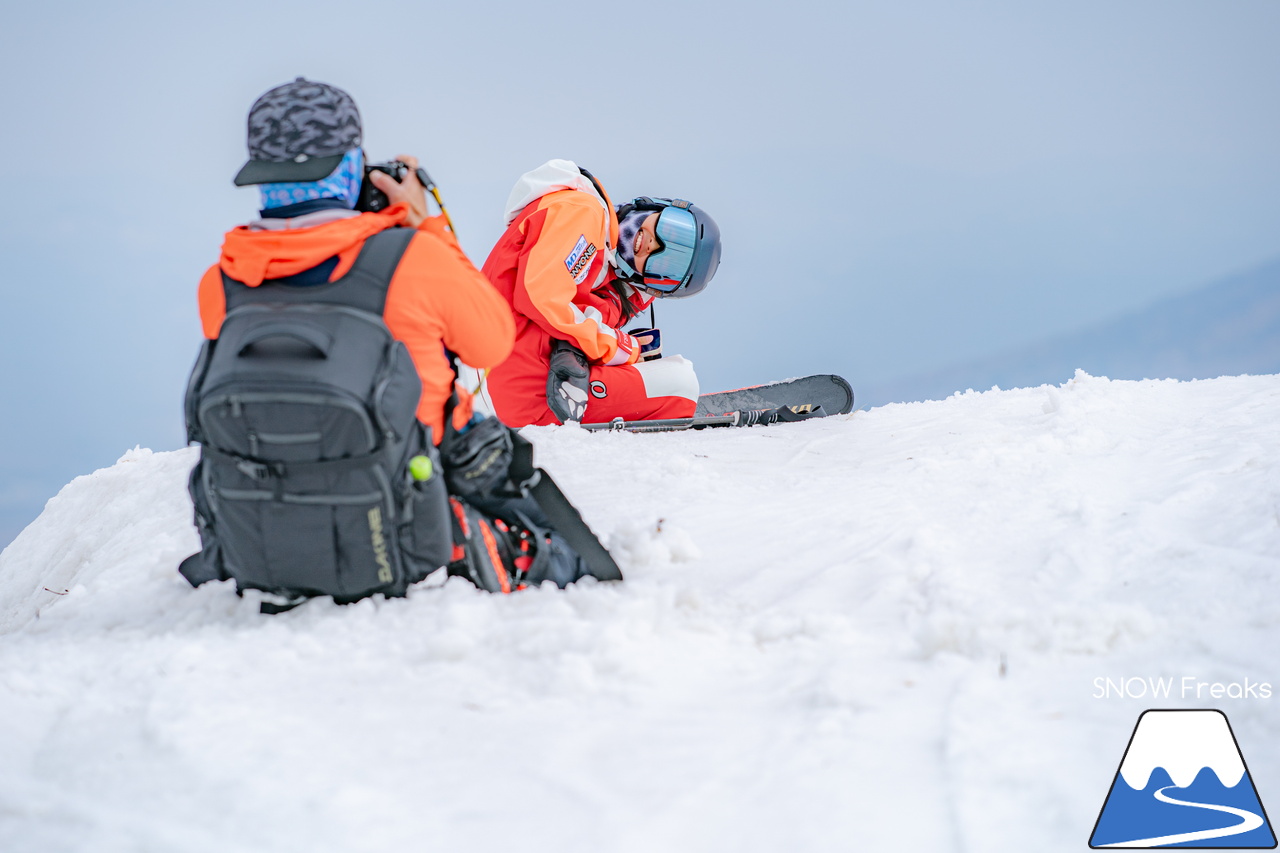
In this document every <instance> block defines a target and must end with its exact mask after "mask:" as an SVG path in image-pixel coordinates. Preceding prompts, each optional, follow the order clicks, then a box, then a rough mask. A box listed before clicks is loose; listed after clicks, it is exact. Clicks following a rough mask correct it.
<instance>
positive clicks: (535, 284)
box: [483, 160, 640, 365]
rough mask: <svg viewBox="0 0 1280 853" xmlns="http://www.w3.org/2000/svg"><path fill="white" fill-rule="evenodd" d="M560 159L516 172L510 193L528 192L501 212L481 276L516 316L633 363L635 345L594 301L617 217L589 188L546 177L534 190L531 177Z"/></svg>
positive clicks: (599, 355)
mask: <svg viewBox="0 0 1280 853" xmlns="http://www.w3.org/2000/svg"><path fill="white" fill-rule="evenodd" d="M560 163H564V164H567V165H568V166H572V165H573V164H572V163H570V162H569V161H556V160H553V161H551V163H548V164H546V166H543V167H540V168H539V169H537V170H534V172H531V173H529V174H528V175H525V176H524V177H522V178H521V183H520V184H517V186H516V190H515V191H513V196H514V195H515V194H518V193H519V192H520V191H521V190H522V189H524V190H527V194H528V195H531V196H534V198H533V200H531V201H529V202H528V203H527V204H524V205H521V206H520V208H518V210H517V211H516V212H509V213H508V217H509V220H508V225H507V230H506V232H505V233H504V234H503V235H502V237H501V239H499V240H498V243H497V245H495V246H494V247H493V250H492V251H491V252H490V253H489V257H488V258H487V259H486V260H485V262H484V267H483V270H484V274H485V275H486V276H487V277H488V278H489V281H491V282H493V285H494V287H496V288H497V289H498V292H499V293H501V294H502V296H503V298H504V299H506V301H507V303H508V304H509V305H510V306H511V308H512V310H513V311H514V312H515V313H516V314H517V315H518V316H519V317H524V318H527V319H528V320H530V321H532V322H533V323H535V324H537V325H538V326H539V327H540V328H541V329H542V330H543V331H544V332H546V333H547V334H548V335H549V336H550V337H552V338H557V339H560V340H565V341H569V342H570V343H572V344H574V345H576V346H577V347H578V349H580V350H582V351H583V352H584V353H585V354H586V356H587V358H588V360H590V361H591V363H593V364H604V365H618V364H632V363H633V362H635V361H637V360H639V358H640V346H639V344H638V343H637V342H636V339H635V338H633V337H632V336H631V335H628V334H627V333H626V332H624V331H622V330H621V329H615V328H613V326H611V325H610V324H609V323H608V322H607V321H606V320H605V318H604V316H603V315H602V314H601V312H600V310H599V307H598V306H597V304H596V303H597V302H598V300H599V298H600V297H599V296H598V295H594V294H593V291H595V290H597V289H598V288H600V287H601V286H602V285H604V284H605V283H606V282H607V281H608V280H609V274H610V269H609V257H610V256H611V255H612V253H613V250H614V249H615V248H616V245H617V242H618V219H617V216H616V215H615V214H614V212H613V206H612V204H611V203H610V202H609V200H608V198H601V196H599V195H598V194H597V193H596V192H595V190H594V189H591V190H590V191H586V190H582V189H558V188H557V186H563V185H564V183H563V182H559V183H557V182H555V181H554V179H552V180H548V181H547V184H548V185H547V186H545V187H543V188H542V189H544V190H546V191H545V193H544V194H541V195H538V193H539V192H540V189H539V188H538V186H537V182H536V181H534V180H530V179H531V177H533V178H536V177H538V173H539V172H540V171H542V170H545V169H548V167H551V166H553V165H554V164H560ZM573 171H574V172H576V171H577V168H576V166H575V167H574V168H573ZM582 180H583V181H584V182H585V181H586V179H585V178H582ZM587 186H588V187H589V186H590V184H589V183H588V184H587ZM520 201H523V198H521V199H519V200H518V201H516V202H515V203H516V204H519V203H520Z"/></svg>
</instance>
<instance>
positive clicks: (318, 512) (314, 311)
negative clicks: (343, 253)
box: [180, 228, 453, 612]
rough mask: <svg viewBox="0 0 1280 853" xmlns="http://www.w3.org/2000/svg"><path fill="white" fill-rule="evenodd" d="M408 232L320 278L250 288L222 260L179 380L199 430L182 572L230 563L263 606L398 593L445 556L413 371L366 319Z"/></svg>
mask: <svg viewBox="0 0 1280 853" xmlns="http://www.w3.org/2000/svg"><path fill="white" fill-rule="evenodd" d="M414 233H415V232H414V231H413V230H412V229H408V228H392V229H388V230H386V231H383V232H380V233H378V234H376V235H374V236H373V237H370V238H369V239H368V240H367V241H366V242H365V244H364V246H363V247H362V249H361V251H360V254H359V256H358V258H357V259H356V261H355V263H354V264H353V266H352V267H351V269H350V271H348V272H347V273H346V274H345V275H343V276H342V277H341V278H339V279H337V280H335V281H332V282H329V283H325V284H318V285H308V286H300V285H290V284H286V283H281V282H272V281H268V282H264V283H263V284H262V285H260V286H259V287H256V288H250V287H246V286H245V285H243V284H240V283H239V282H235V281H233V280H231V279H229V278H228V277H227V276H226V275H225V274H224V275H223V284H224V291H225V293H226V296H227V314H226V319H225V321H224V322H223V324H222V329H221V331H220V332H219V336H218V339H217V340H212V341H206V342H205V344H204V346H203V348H202V349H201V351H200V355H199V357H198V359H197V361H196V365H195V368H194V369H193V370H192V373H191V379H190V382H189V383H188V387H187V394H186V422H187V438H188V440H189V441H193V442H198V443H199V444H200V445H201V456H200V462H199V463H198V464H197V465H196V467H195V468H194V470H192V472H191V479H190V483H189V489H190V492H191V499H192V502H193V503H194V505H195V517H196V526H197V527H198V528H199V531H200V538H201V544H202V550H201V551H200V552H199V553H197V554H195V555H193V556H191V557H189V558H188V559H187V560H186V561H184V562H183V564H182V566H181V567H180V571H181V572H182V574H183V576H184V577H186V578H187V580H189V581H190V582H191V583H192V584H193V585H195V586H198V585H199V584H201V583H204V582H205V581H208V580H214V579H220V580H226V579H229V578H230V579H234V580H235V582H236V587H237V590H238V591H242V590H244V589H258V590H264V591H267V592H270V593H275V594H277V595H279V596H282V597H284V598H285V599H286V601H285V602H284V603H283V604H272V603H269V602H264V604H263V609H264V610H265V611H269V612H270V611H278V610H280V609H286V608H287V607H289V606H293V604H296V603H298V602H299V601H301V600H303V599H304V598H306V597H308V596H318V595H328V596H332V597H333V599H334V600H335V601H338V602H349V601H355V600H357V599H360V598H364V597H366V596H368V595H372V594H374V593H378V592H381V593H384V594H386V595H389V596H398V595H403V594H404V592H405V589H406V587H407V586H408V585H409V584H412V583H415V582H417V581H419V580H421V579H422V578H424V577H426V575H427V574H429V573H430V572H432V571H434V570H436V569H437V568H439V567H441V566H444V565H446V564H447V563H449V561H450V558H451V555H452V551H453V544H452V533H451V523H450V516H451V513H450V509H449V499H448V494H447V492H446V488H445V484H444V476H443V471H442V470H441V465H440V458H439V454H438V452H437V451H436V448H435V446H434V445H433V443H432V441H431V436H430V434H429V432H430V431H429V429H428V428H426V427H424V426H423V425H422V424H421V423H420V422H419V421H418V419H417V417H416V410H417V406H418V401H419V397H420V394H421V383H420V380H419V378H418V374H417V370H416V369H415V367H414V365H413V361H412V360H411V358H410V356H409V352H408V350H407V349H406V348H405V346H404V344H403V343H401V342H399V341H396V340H395V339H394V338H393V337H392V336H391V333H390V331H388V329H387V326H386V324H385V323H384V322H383V319H382V313H383V308H384V306H385V303H386V295H387V288H388V286H389V285H390V282H391V276H392V275H393V274H394V272H395V269H396V266H397V265H398V264H399V262H400V258H401V256H402V255H403V253H404V251H405V249H406V248H407V247H408V245H409V241H410V240H412V239H413V236H414ZM414 457H424V458H422V459H415V458H414ZM411 459H413V463H414V464H413V465H412V466H410V464H409V462H410V460H411ZM411 468H412V470H413V472H414V473H413V474H410V469H411Z"/></svg>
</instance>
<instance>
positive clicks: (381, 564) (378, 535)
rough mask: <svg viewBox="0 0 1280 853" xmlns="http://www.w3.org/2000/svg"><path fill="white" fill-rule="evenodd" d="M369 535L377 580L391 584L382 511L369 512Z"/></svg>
mask: <svg viewBox="0 0 1280 853" xmlns="http://www.w3.org/2000/svg"><path fill="white" fill-rule="evenodd" d="M369 535H370V538H371V539H372V541H373V559H374V561H375V562H377V564H378V580H380V581H382V582H383V583H391V579H392V577H394V575H393V574H392V572H391V556H390V555H389V554H388V553H387V537H386V536H384V535H383V533H382V510H381V509H379V508H378V507H376V506H375V507H374V508H373V509H371V510H369Z"/></svg>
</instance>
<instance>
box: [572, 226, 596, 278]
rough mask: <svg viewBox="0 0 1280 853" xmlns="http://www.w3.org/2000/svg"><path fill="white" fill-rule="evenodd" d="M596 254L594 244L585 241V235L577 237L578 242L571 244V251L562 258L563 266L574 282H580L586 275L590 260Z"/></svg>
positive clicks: (589, 267)
mask: <svg viewBox="0 0 1280 853" xmlns="http://www.w3.org/2000/svg"><path fill="white" fill-rule="evenodd" d="M595 256H596V244H595V243H588V242H587V235H586V234H583V235H582V236H581V237H579V238H578V242H576V243H574V244H573V251H572V252H570V253H569V255H568V257H566V258H565V259H564V268H565V269H567V270H568V271H569V275H571V276H573V281H574V283H575V284H582V282H583V280H584V279H586V277H587V271H588V270H590V269H591V260H592V258H594V257H595Z"/></svg>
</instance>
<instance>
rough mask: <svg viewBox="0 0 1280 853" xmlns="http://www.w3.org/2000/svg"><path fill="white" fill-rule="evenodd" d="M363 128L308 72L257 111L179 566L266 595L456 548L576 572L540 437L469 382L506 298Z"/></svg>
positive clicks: (207, 293) (214, 323)
mask: <svg viewBox="0 0 1280 853" xmlns="http://www.w3.org/2000/svg"><path fill="white" fill-rule="evenodd" d="M361 137H362V128H361V121H360V114H359V111H358V110H357V109H356V105H355V102H354V101H353V100H352V99H351V96H350V95H348V94H347V93H346V92H344V91H342V90H341V89H338V88H336V87H334V86H329V85H326V84H324V83H316V82H312V81H308V80H305V79H303V78H301V77H300V78H298V79H297V80H295V81H293V82H292V83H288V84H285V85H283V86H279V87H276V88H274V89H272V90H270V91H268V92H267V93H266V94H264V95H263V96H262V97H260V98H259V99H258V100H257V101H256V102H255V103H254V105H253V107H252V109H251V110H250V112H249V120H248V147H249V157H250V159H249V161H248V162H247V163H246V164H245V165H244V167H243V168H242V169H241V170H240V172H239V174H238V175H237V176H236V178H235V183H236V185H237V186H250V185H256V186H257V187H258V189H259V196H260V199H261V212H260V215H259V218H258V219H257V220H255V221H253V222H250V223H248V224H247V225H241V226H238V227H236V228H233V229H232V230H231V231H229V232H227V234H226V236H225V239H224V241H223V245H222V255H221V258H220V259H219V261H218V263H217V264H215V265H213V266H212V267H211V268H210V269H209V270H208V271H207V272H206V273H205V275H204V277H203V279H202V280H201V282H200V287H199V304H200V320H201V323H202V325H203V329H204V335H205V337H206V338H207V339H208V340H207V342H206V343H205V345H204V347H203V348H202V350H201V354H200V357H199V358H198V359H197V362H196V366H195V368H194V370H193V372H192V376H191V381H190V383H189V386H188V391H187V399H186V414H187V431H188V438H189V440H190V441H193V442H197V443H199V444H200V445H201V446H202V453H201V461H200V463H199V464H198V465H197V466H196V468H195V469H194V470H193V472H192V475H191V481H190V492H191V497H192V501H193V504H194V506H195V516H196V525H197V527H198V529H199V531H200V534H201V542H202V546H203V547H202V550H201V551H200V552H199V553H197V554H195V555H193V556H192V557H190V558H188V559H187V560H186V561H184V563H183V564H182V566H181V568H180V571H181V572H182V574H183V576H184V577H186V578H187V580H188V581H190V582H191V583H192V584H193V585H195V586H199V585H200V584H201V583H204V582H205V581H208V580H215V579H222V580H225V579H234V580H235V581H236V584H237V590H238V591H241V590H244V589H257V590H262V591H264V592H265V593H267V594H268V595H270V596H271V599H270V600H266V599H264V603H263V610H264V612H279V611H281V610H284V609H288V608H289V607H292V606H295V605H296V604H298V603H300V602H301V601H303V600H305V599H306V598H308V597H311V596H317V595H330V596H332V597H333V598H334V600H335V601H339V602H347V601H355V600H358V599H360V598H363V597H366V596H368V595H372V594H374V593H383V594H385V595H391V596H395V595H403V594H405V590H406V589H407V587H408V586H409V585H411V584H413V583H415V582H417V581H419V580H421V579H423V578H424V577H426V576H427V575H428V574H430V573H431V572H433V571H435V570H436V569H438V568H440V567H443V566H445V565H448V566H449V570H450V572H451V573H454V574H463V575H465V576H466V577H468V578H470V579H471V580H472V581H473V582H474V583H476V584H477V585H478V586H481V587H482V588H485V589H489V590H491V591H503V592H509V591H512V590H513V589H516V588H519V587H520V586H521V585H522V584H535V585H536V584H537V583H539V582H540V581H541V580H543V579H551V580H554V581H556V583H558V584H559V585H561V586H563V585H564V584H566V583H569V582H572V581H573V580H576V579H577V578H578V577H580V576H581V575H582V574H583V573H584V572H585V571H586V568H585V566H584V564H583V563H582V561H581V559H580V558H578V557H577V554H576V553H575V552H574V551H572V550H571V549H569V548H568V546H567V545H566V543H565V542H564V540H563V539H561V538H559V536H558V535H557V534H554V533H552V532H551V531H550V529H549V527H550V525H549V524H548V523H547V521H546V517H545V516H543V515H542V514H541V512H540V509H539V507H538V506H536V505H535V504H534V501H533V500H532V499H531V498H530V497H529V494H530V490H531V489H533V488H534V487H535V486H537V485H538V483H539V477H538V474H537V473H536V472H535V471H534V469H532V456H531V448H529V447H528V445H527V443H524V442H522V440H521V439H519V437H518V436H512V435H510V434H509V433H508V432H507V431H506V428H505V427H501V425H499V424H496V422H486V421H484V420H483V419H479V418H473V417H472V413H471V400H470V397H469V395H467V394H466V392H465V391H464V390H463V389H461V388H456V387H455V380H456V376H455V373H454V369H453V366H452V355H453V354H456V355H457V356H458V357H460V358H461V359H463V360H465V361H466V363H468V364H470V365H474V366H477V367H481V368H485V367H491V366H494V365H496V364H498V363H500V362H501V361H502V360H503V359H504V358H506V356H507V355H508V354H509V353H510V351H511V347H512V342H513V339H514V329H513V323H512V319H511V312H510V310H509V309H508V308H507V306H506V304H505V303H504V301H503V300H502V299H501V297H499V296H498V294H497V293H496V292H494V290H493V288H492V286H491V285H490V284H489V283H488V281H487V280H486V279H485V278H484V276H482V275H481V274H480V272H479V271H478V270H477V269H476V268H475V267H474V266H473V265H472V264H471V262H470V261H469V260H468V259H467V257H466V256H465V255H464V254H463V252H462V250H461V249H460V248H459V246H458V243H457V240H456V238H455V237H454V235H453V233H452V231H451V230H450V229H449V228H448V227H447V225H446V223H447V217H445V216H444V215H443V211H442V215H441V216H435V217H433V216H428V214H427V204H426V196H425V193H424V187H423V182H422V181H420V180H419V174H421V175H422V177H423V178H424V179H425V180H429V179H426V174H425V172H420V171H419V170H418V162H417V160H416V159H415V158H413V157H410V156H407V155H402V156H401V157H400V158H399V161H400V162H399V163H394V162H393V163H389V164H379V165H376V166H369V165H368V164H366V162H365V156H364V152H363V149H362V148H361V142H362V138H361ZM388 172H392V173H395V174H394V176H393V175H392V174H387V173H388ZM375 190H376V191H377V192H375ZM495 426H496V427H498V428H497V429H495V428H494V427H495ZM442 443H443V448H442V449H441V448H438V447H437V446H438V445H441V444H442ZM442 452H443V454H444V456H445V458H444V460H442V459H441V453H442ZM499 462H501V465H499ZM515 474H519V476H520V478H521V482H520V484H519V485H517V486H515V487H514V488H513V484H512V483H511V482H510V479H511V477H512V476H514V475H515ZM446 480H447V481H448V483H449V488H448V489H446V483H445V481H446ZM455 483H456V484H457V485H458V488H456V489H455V488H453V486H454V484H455ZM540 488H541V489H542V490H543V491H545V490H546V489H547V488H549V486H547V485H546V484H542V485H541V486H540ZM459 496H462V497H461V498H460V497H459ZM561 497H562V496H561ZM476 505H485V506H488V507H489V508H490V512H491V513H494V512H498V511H501V512H502V513H503V515H504V516H505V521H504V520H501V519H499V518H495V517H493V515H491V514H490V515H486V514H484V513H482V512H481V511H480V510H478V509H476V508H475V506H476ZM574 516H575V517H576V513H575V514H574ZM560 517H564V518H568V516H566V515H564V514H563V513H562V514H561V516H560ZM570 520H572V519H570ZM539 522H541V524H540V525H539ZM578 522H579V523H580V519H578ZM570 535H572V534H570ZM592 541H594V540H592ZM588 544H590V543H588ZM596 545H597V546H598V543H596Z"/></svg>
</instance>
